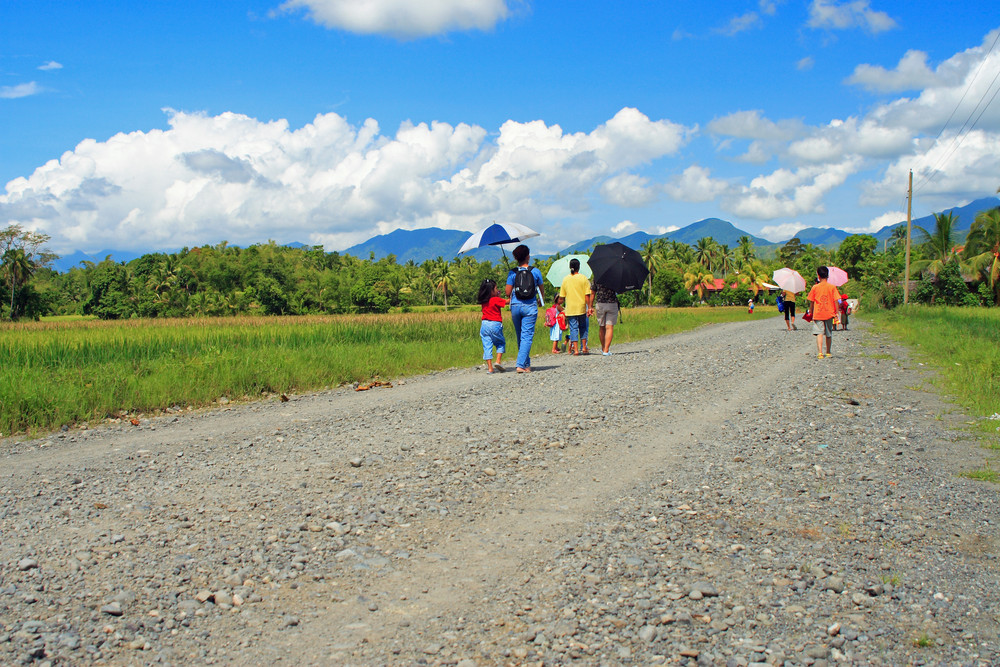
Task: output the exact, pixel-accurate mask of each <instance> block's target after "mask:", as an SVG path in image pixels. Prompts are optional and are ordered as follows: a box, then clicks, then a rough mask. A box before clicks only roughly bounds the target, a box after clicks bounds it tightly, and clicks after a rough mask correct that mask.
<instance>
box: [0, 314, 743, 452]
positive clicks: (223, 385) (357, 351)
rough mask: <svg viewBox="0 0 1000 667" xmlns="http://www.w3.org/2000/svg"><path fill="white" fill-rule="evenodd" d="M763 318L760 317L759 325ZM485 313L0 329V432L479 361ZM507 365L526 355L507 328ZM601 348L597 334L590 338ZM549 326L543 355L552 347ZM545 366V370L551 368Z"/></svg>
mask: <svg viewBox="0 0 1000 667" xmlns="http://www.w3.org/2000/svg"><path fill="white" fill-rule="evenodd" d="M750 317H751V316H750V315H747V313H746V309H744V308H702V309H665V308H635V309H626V310H625V311H624V313H623V322H622V323H621V324H619V326H617V327H616V328H615V341H616V342H627V341H633V340H641V339H645V338H650V337H654V336H659V335H664V334H669V333H676V332H679V331H684V330H688V329H693V328H695V327H698V326H701V325H702V324H707V323H713V322H724V321H739V320H743V319H748V318H750ZM757 317H759V315H758V316H757ZM479 318H480V316H479V312H478V309H472V308H463V309H461V310H460V311H458V312H455V311H452V312H447V313H445V312H428V313H396V314H388V315H332V316H308V317H227V318H211V319H210V318H188V319H180V318H178V319H158V320H153V319H134V320H126V321H120V322H113V321H112V322H109V321H100V320H91V321H82V320H68V321H67V320H61V321H47V322H23V323H6V324H0V433H2V434H3V435H10V434H12V433H22V432H34V431H45V430H50V429H54V428H58V427H60V426H63V425H72V424H78V423H81V422H93V421H99V420H103V419H107V418H125V417H126V416H129V415H133V416H134V415H135V413H155V412H159V411H163V410H166V409H167V408H175V407H179V408H186V407H187V406H195V407H197V406H205V405H210V404H213V403H216V402H218V401H219V400H220V399H224V400H234V401H235V400H247V399H259V398H262V397H268V396H280V395H281V394H287V393H296V392H303V391H311V390H317V389H322V388H325V387H333V386H338V385H340V384H343V383H351V382H370V381H371V380H373V379H376V378H382V379H385V380H391V379H395V378H398V377H400V376H408V375H415V374H419V373H423V372H428V371H433V370H439V369H444V368H449V367H455V366H464V367H469V366H473V365H476V364H479V363H481V361H480V360H481V357H482V347H481V346H480V343H479V322H480V319H479ZM504 326H505V335H506V337H507V345H508V347H507V350H508V352H507V358H508V359H509V360H513V358H514V355H515V354H516V349H517V346H516V344H515V337H514V333H513V330H512V327H511V325H510V321H509V318H508V319H507V321H506V322H505V324H504ZM591 339H592V341H594V345H595V346H596V340H597V335H596V330H595V331H593V332H592V335H591ZM550 347H551V343H550V342H549V340H548V330H547V329H546V328H545V327H544V326H543V325H540V326H539V328H538V333H537V334H536V336H535V340H534V345H533V347H532V354H533V355H544V354H546V352H547V350H548V349H550ZM543 364H544V361H541V360H540V361H536V365H543Z"/></svg>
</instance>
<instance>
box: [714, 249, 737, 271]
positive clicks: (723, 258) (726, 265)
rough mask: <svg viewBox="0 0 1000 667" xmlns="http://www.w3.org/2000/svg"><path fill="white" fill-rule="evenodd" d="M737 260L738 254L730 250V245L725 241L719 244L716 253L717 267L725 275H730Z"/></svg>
mask: <svg viewBox="0 0 1000 667" xmlns="http://www.w3.org/2000/svg"><path fill="white" fill-rule="evenodd" d="M735 262H736V256H735V255H734V254H733V251H732V250H730V248H729V245H728V244H726V243H723V244H722V245H720V246H718V248H717V250H716V253H715V268H716V269H718V270H719V271H720V272H721V273H722V275H723V276H727V275H729V273H730V272H731V271H732V270H733V265H734V264H735Z"/></svg>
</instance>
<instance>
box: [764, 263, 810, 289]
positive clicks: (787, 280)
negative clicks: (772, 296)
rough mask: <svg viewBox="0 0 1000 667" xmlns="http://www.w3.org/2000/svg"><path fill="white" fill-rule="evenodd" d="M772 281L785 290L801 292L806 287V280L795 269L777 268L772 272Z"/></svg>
mask: <svg viewBox="0 0 1000 667" xmlns="http://www.w3.org/2000/svg"><path fill="white" fill-rule="evenodd" d="M771 275H772V277H773V278H774V282H776V283H777V284H778V286H779V287H780V288H781V289H783V290H785V291H786V292H796V293H798V292H801V291H802V290H804V289H805V288H806V281H805V278H803V277H802V276H801V275H800V274H799V272H798V271H796V270H795V269H789V268H787V267H786V268H784V269H778V270H777V271H775V272H774V273H773V274H771Z"/></svg>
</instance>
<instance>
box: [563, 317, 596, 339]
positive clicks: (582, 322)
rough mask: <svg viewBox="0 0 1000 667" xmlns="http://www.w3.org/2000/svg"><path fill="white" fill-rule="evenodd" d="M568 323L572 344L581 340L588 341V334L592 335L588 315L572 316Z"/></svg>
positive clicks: (567, 319)
mask: <svg viewBox="0 0 1000 667" xmlns="http://www.w3.org/2000/svg"><path fill="white" fill-rule="evenodd" d="M566 322H568V323H569V340H570V342H571V343H575V342H577V341H579V340H587V334H588V333H590V332H589V329H590V324H589V323H588V322H587V316H586V315H570V316H569V317H567V318H566Z"/></svg>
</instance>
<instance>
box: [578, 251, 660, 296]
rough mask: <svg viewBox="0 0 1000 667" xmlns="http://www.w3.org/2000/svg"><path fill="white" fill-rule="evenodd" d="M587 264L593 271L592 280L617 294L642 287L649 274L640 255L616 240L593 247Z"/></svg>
mask: <svg viewBox="0 0 1000 667" xmlns="http://www.w3.org/2000/svg"><path fill="white" fill-rule="evenodd" d="M587 264H589V265H590V268H591V269H592V270H593V271H594V282H595V283H600V284H601V285H604V286H605V287H607V288H608V289H609V290H613V291H615V292H617V293H618V294H621V293H622V292H628V291H630V290H634V289H639V288H640V287H642V282H643V281H644V280H645V279H646V276H648V275H649V269H647V268H646V265H645V263H643V261H642V255H640V254H639V253H638V252H636V251H635V250H632V248H629V247H628V246H624V245H622V244H621V243H618V242H617V241H616V242H614V243H608V244H605V245H599V246H597V247H596V248H594V252H593V254H591V255H590V259H588V260H587Z"/></svg>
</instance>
